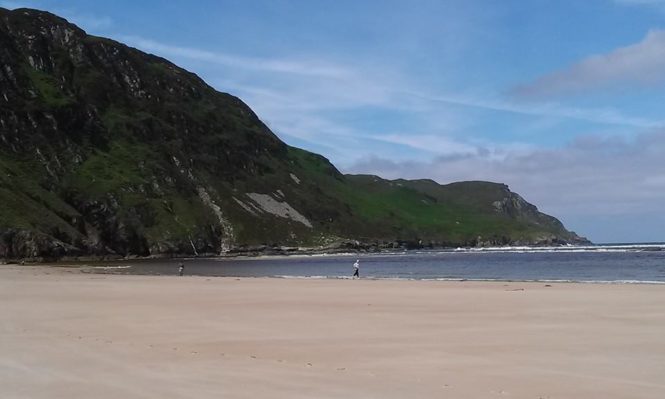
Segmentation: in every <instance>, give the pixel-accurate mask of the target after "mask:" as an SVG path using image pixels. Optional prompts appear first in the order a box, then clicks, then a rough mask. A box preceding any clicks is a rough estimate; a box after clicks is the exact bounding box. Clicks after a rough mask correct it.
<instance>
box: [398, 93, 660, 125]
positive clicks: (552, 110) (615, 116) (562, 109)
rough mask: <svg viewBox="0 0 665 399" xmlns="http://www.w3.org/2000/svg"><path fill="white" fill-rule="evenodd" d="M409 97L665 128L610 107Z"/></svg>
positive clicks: (551, 115) (488, 108)
mask: <svg viewBox="0 0 665 399" xmlns="http://www.w3.org/2000/svg"><path fill="white" fill-rule="evenodd" d="M410 94H411V95H412V96H414V97H417V98H421V99H423V100H427V101H434V102H441V103H447V104H453V105H460V106H465V107H473V108H481V109H487V110H492V111H501V112H510V113H516V114H522V115H533V116H543V117H557V118H568V119H577V120H583V121H587V122H594V123H601V124H608V125H623V126H632V127H638V128H654V127H660V126H665V119H664V120H652V119H646V118H639V117H633V116H629V115H624V114H622V113H621V112H619V111H617V110H615V109H612V108H579V107H568V106H563V105H559V104H555V103H538V104H531V103H523V102H513V101H510V100H507V99H503V98H491V97H487V96H486V97H485V98H480V97H479V96H474V97H468V96H460V95H428V94H424V93H416V92H411V93H410Z"/></svg>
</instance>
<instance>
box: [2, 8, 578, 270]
mask: <svg viewBox="0 0 665 399" xmlns="http://www.w3.org/2000/svg"><path fill="white" fill-rule="evenodd" d="M0 204H1V205H0V258H59V257H62V256H82V255H98V256H102V255H116V256H127V255H137V256H147V255H156V254H172V255H176V254H180V255H184V254H220V253H223V252H229V251H254V250H260V249H261V248H265V247H268V248H270V247H279V246H340V245H341V246H344V245H347V246H355V247H358V248H378V247H385V246H393V245H398V246H400V245H411V246H421V245H432V246H441V245H489V244H514V243H524V244H543V243H576V242H584V241H585V240H584V239H583V238H580V237H578V236H577V235H575V234H574V233H571V232H569V231H567V230H566V229H565V228H564V227H563V225H561V223H560V222H559V221H558V220H556V219H555V218H553V217H550V216H547V215H544V214H542V213H540V212H538V210H537V209H536V207H535V206H533V205H531V204H528V203H527V202H526V201H524V200H523V199H522V198H521V197H520V196H518V195H517V194H515V193H512V192H511V191H510V190H509V189H508V187H506V186H505V185H501V184H494V183H486V182H463V183H454V184H450V185H444V186H442V185H439V184H437V183H435V182H432V181H404V180H396V181H387V180H383V179H381V178H378V177H373V176H345V175H342V174H341V173H340V172H339V171H338V170H337V169H336V168H335V167H334V166H333V165H332V164H330V162H328V160H326V159H325V158H324V157H322V156H320V155H316V154H313V153H309V152H307V151H304V150H301V149H297V148H294V147H291V146H288V145H287V144H285V143H283V142H282V141H281V140H279V138H277V137H276V136H275V135H274V134H273V133H272V132H271V131H270V129H268V128H267V127H266V126H265V125H264V124H263V123H262V122H261V120H260V119H259V118H258V117H257V115H255V114H254V112H253V111H252V110H251V109H250V108H249V107H248V106H247V105H245V104H244V103H243V102H242V101H241V100H239V99H238V98H236V97H234V96H231V95H229V94H225V93H220V92H218V91H216V90H215V89H213V88H212V87H210V86H208V85H207V84H206V83H205V82H204V81H202V80H201V79H200V78H199V77H197V76H196V75H195V74H192V73H190V72H188V71H186V70H183V69H181V68H179V67H177V66H176V65H174V64H172V63H171V62H169V61H167V60H165V59H163V58H160V57H156V56H154V55H150V54H146V53H143V52H141V51H138V50H136V49H133V48H130V47H128V46H125V45H123V44H121V43H118V42H116V41H113V40H109V39H105V38H100V37H95V36H91V35H87V34H86V33H85V32H84V31H83V30H81V29H79V28H78V27H76V26H75V25H73V24H70V23H68V22H67V21H66V20H64V19H62V18H59V17H57V16H55V15H53V14H50V13H47V12H42V11H36V10H29V9H17V10H13V11H9V10H6V9H2V8H0Z"/></svg>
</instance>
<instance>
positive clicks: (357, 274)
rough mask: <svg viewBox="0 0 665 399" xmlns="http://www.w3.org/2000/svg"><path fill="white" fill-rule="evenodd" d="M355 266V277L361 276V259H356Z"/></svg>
mask: <svg viewBox="0 0 665 399" xmlns="http://www.w3.org/2000/svg"><path fill="white" fill-rule="evenodd" d="M353 267H354V268H355V269H356V271H354V272H353V277H358V278H360V259H356V263H354V264H353Z"/></svg>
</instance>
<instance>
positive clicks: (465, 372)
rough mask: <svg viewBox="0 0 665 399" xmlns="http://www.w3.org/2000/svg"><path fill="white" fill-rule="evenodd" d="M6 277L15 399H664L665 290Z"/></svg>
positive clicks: (46, 272) (4, 300)
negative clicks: (442, 398)
mask: <svg viewBox="0 0 665 399" xmlns="http://www.w3.org/2000/svg"><path fill="white" fill-rule="evenodd" d="M550 285H551V286H549V287H548V286H546V284H541V283H516V282H513V283H501V282H424V281H370V280H305V279H302V280H299V279H294V280H285V279H268V278H243V279H235V278H209V277H187V276H186V277H166V276H164V277H160V276H121V275H93V274H84V273H79V272H77V271H76V270H74V269H63V268H45V267H33V266H24V267H20V266H0V387H1V388H0V389H1V391H2V393H1V394H0V396H1V397H2V398H30V399H35V398H109V399H110V398H113V399H115V398H435V397H446V398H492V397H500V398H535V399H537V398H662V397H663V395H665V378H664V377H665V286H659V285H591V284H550Z"/></svg>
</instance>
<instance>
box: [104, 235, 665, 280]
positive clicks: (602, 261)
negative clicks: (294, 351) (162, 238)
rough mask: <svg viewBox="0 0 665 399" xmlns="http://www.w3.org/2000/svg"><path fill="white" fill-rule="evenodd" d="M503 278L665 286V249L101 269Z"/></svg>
mask: <svg viewBox="0 0 665 399" xmlns="http://www.w3.org/2000/svg"><path fill="white" fill-rule="evenodd" d="M356 259H360V276H361V278H371V279H412V280H490V281H492V280H498V281H542V282H556V281H567V282H596V283H650V284H665V244H621V245H594V246H586V247H538V248H529V247H508V248H506V247H501V248H483V249H475V248H472V249H462V248H458V249H451V250H427V251H420V250H416V251H405V252H394V253H380V254H335V255H311V256H304V255H302V256H271V257H259V258H235V259H229V258H191V259H183V260H178V259H158V260H136V261H123V262H116V263H106V264H104V265H96V266H93V268H95V269H96V270H98V271H100V272H114V273H123V274H159V275H175V274H177V272H178V264H179V262H181V261H182V262H183V263H184V265H185V274H186V275H201V276H226V277H281V278H350V276H351V275H352V274H353V262H354V261H355V260H356Z"/></svg>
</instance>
